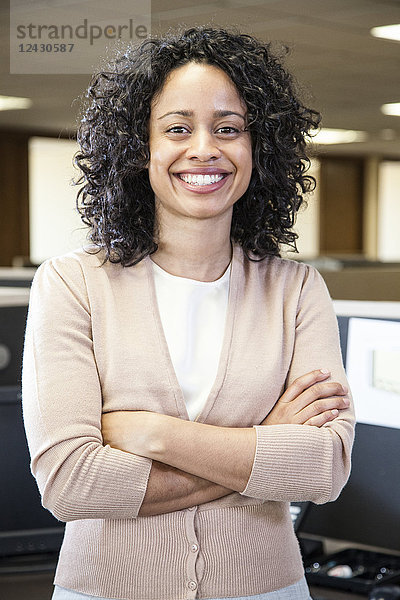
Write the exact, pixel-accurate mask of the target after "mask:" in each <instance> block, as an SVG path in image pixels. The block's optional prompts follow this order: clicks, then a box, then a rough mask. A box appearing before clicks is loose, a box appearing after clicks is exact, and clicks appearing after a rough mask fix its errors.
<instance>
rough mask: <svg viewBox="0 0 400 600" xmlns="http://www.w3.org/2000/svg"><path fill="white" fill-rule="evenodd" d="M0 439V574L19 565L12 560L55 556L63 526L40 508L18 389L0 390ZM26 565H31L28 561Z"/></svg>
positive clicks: (1, 388)
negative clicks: (14, 558) (9, 567)
mask: <svg viewBox="0 0 400 600" xmlns="http://www.w3.org/2000/svg"><path fill="white" fill-rule="evenodd" d="M0 439H1V441H2V446H3V448H6V449H7V451H6V452H5V453H3V454H2V456H1V458H0V481H1V488H2V493H1V494H0V572H1V571H2V570H4V569H2V566H4V564H6V563H7V560H8V564H13V565H15V564H20V565H21V564H22V563H21V561H19V562H18V561H17V563H15V561H14V562H13V561H12V558H13V557H22V556H26V555H32V554H39V553H41V554H46V555H47V554H49V553H51V552H57V551H58V550H59V548H60V546H61V542H62V538H63V533H64V525H63V523H60V522H59V521H57V519H55V518H54V517H53V516H52V515H51V513H50V512H49V511H48V510H46V509H45V508H43V506H42V504H41V500H40V495H39V491H38V488H37V485H36V482H35V480H34V478H33V477H32V473H31V471H30V467H29V451H28V446H27V442H26V437H25V431H24V426H23V420H22V410H21V389H20V388H19V387H18V386H9V387H0ZM27 564H32V561H31V560H29V559H28V562H27Z"/></svg>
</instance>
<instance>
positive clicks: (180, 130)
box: [167, 125, 188, 135]
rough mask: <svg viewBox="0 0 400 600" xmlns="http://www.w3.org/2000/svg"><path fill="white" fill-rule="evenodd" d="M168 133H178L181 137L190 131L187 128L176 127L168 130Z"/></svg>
mask: <svg viewBox="0 0 400 600" xmlns="http://www.w3.org/2000/svg"><path fill="white" fill-rule="evenodd" d="M167 133H176V134H178V135H179V134H184V133H188V130H187V128H186V127H182V126H181V125H175V126H174V127H170V128H169V129H167Z"/></svg>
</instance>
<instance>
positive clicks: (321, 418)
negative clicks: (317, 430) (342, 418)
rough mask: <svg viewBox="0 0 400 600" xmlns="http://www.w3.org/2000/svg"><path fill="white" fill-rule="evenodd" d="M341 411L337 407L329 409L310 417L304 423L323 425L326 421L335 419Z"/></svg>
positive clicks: (315, 425) (316, 425)
mask: <svg viewBox="0 0 400 600" xmlns="http://www.w3.org/2000/svg"><path fill="white" fill-rule="evenodd" d="M338 414H339V411H338V410H337V409H333V410H327V411H325V412H322V413H320V414H319V415H316V416H315V417H312V418H311V419H308V421H306V422H305V423H303V425H313V426H314V427H322V426H323V425H325V423H329V421H333V420H334V419H336V417H337V416H338Z"/></svg>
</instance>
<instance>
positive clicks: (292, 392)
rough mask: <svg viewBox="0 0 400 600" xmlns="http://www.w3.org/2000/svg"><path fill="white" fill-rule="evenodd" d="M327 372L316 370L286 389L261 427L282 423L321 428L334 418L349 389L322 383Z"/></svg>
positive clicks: (343, 403)
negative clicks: (310, 425)
mask: <svg viewBox="0 0 400 600" xmlns="http://www.w3.org/2000/svg"><path fill="white" fill-rule="evenodd" d="M329 376H330V372H329V371H326V370H323V369H318V370H315V371H311V372H310V373H306V374H305V375H302V376H301V377H298V378H297V379H296V380H295V381H293V383H291V384H290V386H289V387H288V388H287V390H286V391H285V393H284V394H283V395H282V396H281V398H280V399H279V400H278V402H277V403H276V404H275V406H274V407H273V409H272V410H271V412H270V413H269V414H268V415H267V417H266V418H265V419H264V421H263V422H262V423H261V424H262V425H277V424H284V423H293V424H300V425H303V424H308V425H309V424H312V425H316V426H317V427H321V425H323V424H324V423H327V422H328V421H331V420H332V419H334V418H336V417H337V415H338V414H339V413H338V412H334V413H332V412H331V411H332V410H333V411H341V410H344V409H346V408H347V407H348V406H349V404H350V401H349V399H348V398H345V396H346V394H347V392H348V389H347V388H346V387H344V386H343V385H341V384H340V383H338V382H335V381H325V380H326V379H327V378H328V377H329Z"/></svg>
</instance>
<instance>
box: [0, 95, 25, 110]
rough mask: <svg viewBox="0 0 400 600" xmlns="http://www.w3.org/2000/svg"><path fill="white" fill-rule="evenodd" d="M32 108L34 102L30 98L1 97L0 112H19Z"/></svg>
mask: <svg viewBox="0 0 400 600" xmlns="http://www.w3.org/2000/svg"><path fill="white" fill-rule="evenodd" d="M31 106H32V100H31V99H30V98H17V97H16V96H0V110H17V109H20V108H30V107H31Z"/></svg>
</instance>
